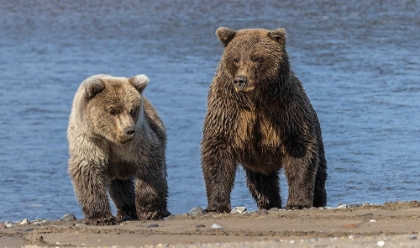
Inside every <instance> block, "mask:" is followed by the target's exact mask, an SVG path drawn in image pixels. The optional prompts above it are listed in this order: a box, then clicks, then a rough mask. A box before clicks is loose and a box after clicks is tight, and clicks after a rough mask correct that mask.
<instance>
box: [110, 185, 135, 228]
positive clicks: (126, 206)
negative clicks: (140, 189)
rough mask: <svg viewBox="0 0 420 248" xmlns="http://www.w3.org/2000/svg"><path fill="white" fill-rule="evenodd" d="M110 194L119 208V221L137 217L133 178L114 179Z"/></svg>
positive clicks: (117, 216)
mask: <svg viewBox="0 0 420 248" xmlns="http://www.w3.org/2000/svg"><path fill="white" fill-rule="evenodd" d="M109 195H110V196H111V198H112V200H113V201H114V203H115V207H116V208H117V215H116V216H115V217H116V219H117V221H126V220H134V219H137V214H136V204H135V195H134V181H133V179H127V180H120V179H115V180H112V181H111V183H110V185H109Z"/></svg>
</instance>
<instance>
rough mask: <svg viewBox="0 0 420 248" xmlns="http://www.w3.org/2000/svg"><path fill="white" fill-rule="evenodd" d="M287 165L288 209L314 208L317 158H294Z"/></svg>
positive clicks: (285, 167)
mask: <svg viewBox="0 0 420 248" xmlns="http://www.w3.org/2000/svg"><path fill="white" fill-rule="evenodd" d="M290 160H291V161H289V162H287V163H285V165H284V173H285V175H286V179H287V184H288V185H289V196H288V199H287V206H286V208H288V209H302V208H310V207H312V206H313V200H314V191H315V177H316V171H317V167H316V166H317V163H318V158H317V157H308V156H307V157H304V158H300V159H299V158H294V159H290Z"/></svg>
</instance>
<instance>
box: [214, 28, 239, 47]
mask: <svg viewBox="0 0 420 248" xmlns="http://www.w3.org/2000/svg"><path fill="white" fill-rule="evenodd" d="M235 35H236V31H234V30H232V29H229V28H225V27H220V28H218V29H217V30H216V36H217V38H219V40H220V41H221V42H222V43H223V45H224V46H225V47H227V45H228V44H229V42H230V41H231V40H232V39H233V37H235Z"/></svg>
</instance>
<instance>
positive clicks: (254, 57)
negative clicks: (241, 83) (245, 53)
mask: <svg viewBox="0 0 420 248" xmlns="http://www.w3.org/2000/svg"><path fill="white" fill-rule="evenodd" d="M251 60H252V62H255V63H261V62H262V61H263V58H262V57H260V56H252V57H251Z"/></svg>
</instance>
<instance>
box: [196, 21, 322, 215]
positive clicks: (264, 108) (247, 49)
mask: <svg viewBox="0 0 420 248" xmlns="http://www.w3.org/2000/svg"><path fill="white" fill-rule="evenodd" d="M216 35H217V37H218V38H219V40H220V41H221V42H222V43H223V45H224V47H225V50H224V53H223V56H222V59H221V61H220V63H219V66H218V69H217V72H216V75H215V77H214V79H213V82H212V84H211V86H210V90H209V94H208V102H207V114H206V118H205V121H204V128H203V139H202V143H201V146H202V147H201V148H202V154H201V162H202V169H203V175H204V179H205V185H206V191H207V200H208V206H207V211H209V212H229V211H230V210H231V205H230V194H231V191H232V187H233V185H234V179H235V171H236V169H237V166H238V164H242V166H243V168H244V170H245V174H246V179H247V186H248V188H249V190H250V192H251V194H252V196H253V197H254V199H255V201H256V203H257V206H258V208H259V209H270V208H272V207H278V208H280V207H281V206H282V201H281V198H280V186H279V171H280V170H281V169H283V170H284V173H285V176H286V179H287V183H288V186H289V192H288V199H287V205H286V208H297V209H300V208H309V207H312V206H314V207H321V206H325V205H326V203H327V194H326V191H325V181H326V179H327V172H326V170H327V165H326V160H325V155H324V146H323V143H322V135H321V128H320V124H319V122H318V117H317V114H316V113H315V111H314V109H313V108H312V105H311V103H310V101H309V99H308V97H307V95H306V93H305V91H304V89H303V86H302V83H301V82H300V81H299V80H298V79H297V77H296V76H295V74H294V73H293V72H292V70H291V69H290V63H289V59H288V55H287V52H286V48H285V45H286V33H285V30H284V29H274V30H263V29H244V30H239V31H234V30H231V29H228V28H224V27H220V28H218V29H217V31H216Z"/></svg>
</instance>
